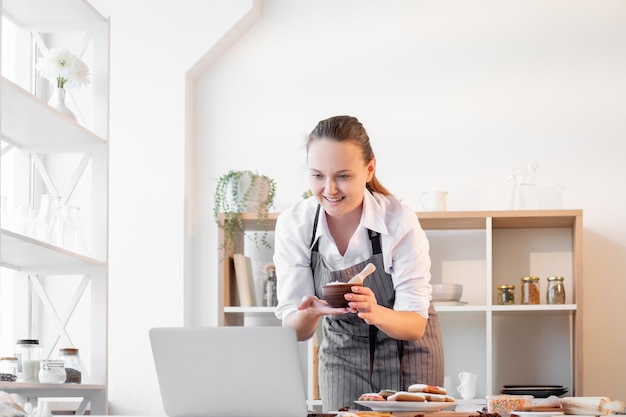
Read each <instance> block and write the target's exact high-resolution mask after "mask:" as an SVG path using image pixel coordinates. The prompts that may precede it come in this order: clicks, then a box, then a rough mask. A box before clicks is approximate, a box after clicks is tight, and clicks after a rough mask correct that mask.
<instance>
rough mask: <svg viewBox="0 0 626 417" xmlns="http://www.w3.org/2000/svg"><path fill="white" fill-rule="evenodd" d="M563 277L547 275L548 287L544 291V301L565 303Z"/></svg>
mask: <svg viewBox="0 0 626 417" xmlns="http://www.w3.org/2000/svg"><path fill="white" fill-rule="evenodd" d="M563 280H564V278H563V277H560V276H553V277H548V289H547V291H546V303H548V304H565V285H564V284H563Z"/></svg>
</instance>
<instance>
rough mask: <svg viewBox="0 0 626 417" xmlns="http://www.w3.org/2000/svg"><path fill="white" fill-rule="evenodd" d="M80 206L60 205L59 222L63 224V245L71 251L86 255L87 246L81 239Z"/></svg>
mask: <svg viewBox="0 0 626 417" xmlns="http://www.w3.org/2000/svg"><path fill="white" fill-rule="evenodd" d="M79 214H80V207H77V206H63V207H61V215H60V218H61V222H62V224H63V227H62V229H63V247H64V248H65V249H67V250H70V251H72V252H76V253H81V254H83V255H87V254H88V251H87V247H86V246H85V242H84V241H83V228H82V225H81V222H80V216H79Z"/></svg>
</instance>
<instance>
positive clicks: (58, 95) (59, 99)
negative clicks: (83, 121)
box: [48, 87, 76, 120]
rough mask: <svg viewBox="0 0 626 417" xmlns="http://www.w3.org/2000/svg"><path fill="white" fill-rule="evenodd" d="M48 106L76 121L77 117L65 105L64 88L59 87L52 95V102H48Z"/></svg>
mask: <svg viewBox="0 0 626 417" xmlns="http://www.w3.org/2000/svg"><path fill="white" fill-rule="evenodd" d="M48 104H49V105H50V106H51V107H52V108H54V109H56V110H58V111H60V112H61V113H63V114H64V115H66V116H67V117H69V118H70V119H72V120H76V115H74V113H72V111H71V110H70V109H68V108H67V106H66V105H65V89H64V88H62V87H57V88H56V89H55V90H54V93H52V97H51V98H50V101H48Z"/></svg>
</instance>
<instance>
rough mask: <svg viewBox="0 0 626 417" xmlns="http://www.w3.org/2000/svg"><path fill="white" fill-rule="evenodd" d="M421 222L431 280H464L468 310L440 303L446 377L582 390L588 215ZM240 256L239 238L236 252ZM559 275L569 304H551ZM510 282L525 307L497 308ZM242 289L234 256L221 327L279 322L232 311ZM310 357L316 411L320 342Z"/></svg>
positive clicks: (227, 267) (483, 386) (249, 227)
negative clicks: (527, 279) (523, 292)
mask: <svg viewBox="0 0 626 417" xmlns="http://www.w3.org/2000/svg"><path fill="white" fill-rule="evenodd" d="M417 216H418V218H419V219H420V223H421V225H422V227H423V228H424V230H426V233H427V235H428V238H429V241H430V245H431V259H432V267H431V273H432V282H433V283H439V282H444V283H459V284H463V296H462V297H461V301H463V302H464V303H466V304H461V305H439V306H436V309H437V311H438V315H439V319H440V322H441V326H442V332H443V341H444V355H445V375H447V376H450V377H451V378H452V380H453V382H457V381H458V380H457V379H456V377H457V375H458V374H459V372H461V371H469V372H472V373H475V374H477V375H478V385H477V394H476V398H478V399H484V398H485V395H489V394H497V393H499V392H500V389H501V387H502V385H528V384H533V385H562V386H564V387H567V388H568V390H569V391H568V393H567V394H566V395H568V396H573V395H576V394H577V393H580V392H582V391H581V390H582V379H581V377H580V373H581V371H582V354H581V347H582V322H581V317H582V314H581V308H582V305H581V300H582V297H581V294H582V232H583V230H582V228H583V226H582V211H581V210H550V211H540V210H537V211H470V212H420V213H417ZM277 217H278V214H277V213H272V214H271V215H270V216H269V219H268V220H267V221H265V222H263V223H262V224H261V225H258V224H257V221H256V218H255V215H254V214H253V213H251V214H249V215H246V216H245V217H244V226H245V230H246V231H256V230H273V228H274V226H275V224H276V219H277ZM221 238H222V235H221V233H220V235H219V239H221ZM242 250H243V237H240V239H238V240H237V241H236V242H235V251H236V252H239V253H241V252H240V251H242ZM219 256H220V259H222V258H221V256H222V254H220V255H219ZM529 275H533V276H539V277H540V278H541V283H540V285H541V304H538V305H521V304H519V303H520V299H521V297H520V278H521V277H524V276H529ZM552 275H561V276H564V277H565V283H566V304H560V305H548V304H546V301H545V291H546V289H547V277H548V276H552ZM279 279H280V278H279ZM502 284H513V285H515V287H516V303H517V304H515V305H506V306H504V305H498V304H497V302H496V288H497V286H498V285H502ZM235 285H236V281H235V280H234V270H233V266H232V259H229V260H228V261H226V262H224V263H223V267H222V268H221V276H220V277H219V285H218V288H219V291H218V299H217V300H215V302H216V305H217V308H218V309H219V310H218V311H219V312H220V314H219V316H220V317H221V322H220V325H245V323H246V321H247V317H254V316H259V315H263V314H266V315H268V316H269V317H271V316H273V309H272V308H267V307H240V306H236V305H233V303H234V302H236V297H235V294H236V287H235ZM307 351H308V355H309V356H308V366H307V368H308V375H307V379H308V390H309V405H316V404H318V403H319V401H317V400H316V398H315V395H314V393H315V392H316V390H315V389H314V386H313V384H314V381H316V377H315V373H316V371H315V363H316V361H315V359H316V358H314V354H313V353H314V352H315V347H314V346H313V344H312V343H309V346H308V349H307ZM416 382H418V381H416ZM453 385H455V386H456V385H457V384H456V383H454V384H453ZM451 394H452V395H454V396H455V397H457V398H460V396H459V394H458V393H455V392H452V393H451Z"/></svg>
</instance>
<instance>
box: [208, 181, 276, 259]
mask: <svg viewBox="0 0 626 417" xmlns="http://www.w3.org/2000/svg"><path fill="white" fill-rule="evenodd" d="M275 195H276V182H275V181H274V180H273V179H272V178H270V177H268V176H266V175H260V174H257V173H255V172H252V171H236V170H230V171H228V172H227V173H226V174H224V175H222V176H221V177H220V178H218V180H217V186H216V188H215V194H214V198H215V206H214V208H213V218H214V220H215V223H217V226H218V227H219V228H221V229H222V230H223V231H224V240H223V241H222V242H221V243H220V249H223V250H224V253H230V252H232V250H233V244H234V239H235V236H236V235H237V234H238V233H243V231H244V225H243V213H247V212H253V213H256V219H257V222H259V223H261V222H262V221H263V220H266V219H267V215H268V213H269V210H270V208H272V207H274V197H275ZM220 214H222V215H223V218H222V219H220ZM254 242H255V244H256V245H257V247H259V245H263V246H265V247H267V248H271V245H270V243H269V242H268V240H267V231H265V232H263V233H261V234H260V237H259V234H258V233H255V234H254Z"/></svg>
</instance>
